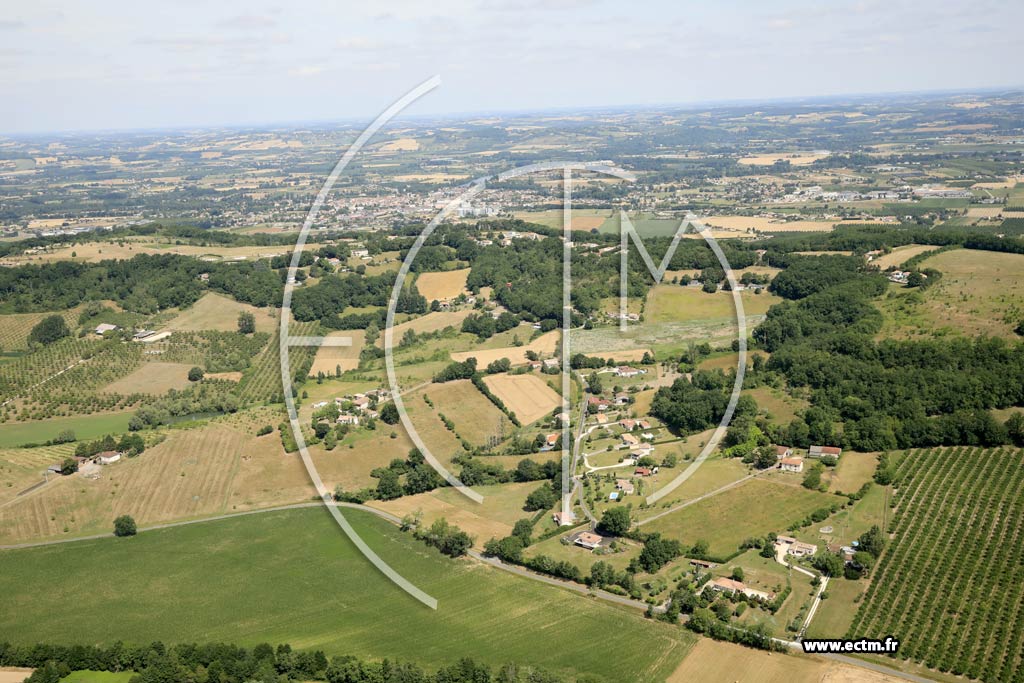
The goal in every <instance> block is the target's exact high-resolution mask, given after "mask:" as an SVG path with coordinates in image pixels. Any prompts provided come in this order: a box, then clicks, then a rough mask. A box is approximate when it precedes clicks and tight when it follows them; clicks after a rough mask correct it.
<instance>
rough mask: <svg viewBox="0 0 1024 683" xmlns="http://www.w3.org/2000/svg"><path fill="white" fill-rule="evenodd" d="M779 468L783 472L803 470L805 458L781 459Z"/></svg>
mask: <svg viewBox="0 0 1024 683" xmlns="http://www.w3.org/2000/svg"><path fill="white" fill-rule="evenodd" d="M779 468H780V469H781V470H782V471H783V472H797V473H800V472H803V471H804V459H803V458H783V459H782V460H780V461H779Z"/></svg>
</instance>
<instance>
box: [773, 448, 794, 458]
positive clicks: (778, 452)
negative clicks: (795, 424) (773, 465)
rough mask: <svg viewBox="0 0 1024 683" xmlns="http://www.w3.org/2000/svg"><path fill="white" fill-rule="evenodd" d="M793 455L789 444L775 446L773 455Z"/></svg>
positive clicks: (777, 456) (785, 456)
mask: <svg viewBox="0 0 1024 683" xmlns="http://www.w3.org/2000/svg"><path fill="white" fill-rule="evenodd" d="M792 455H793V449H792V448H790V447H789V446H776V447H775V457H776V458H789V457H792Z"/></svg>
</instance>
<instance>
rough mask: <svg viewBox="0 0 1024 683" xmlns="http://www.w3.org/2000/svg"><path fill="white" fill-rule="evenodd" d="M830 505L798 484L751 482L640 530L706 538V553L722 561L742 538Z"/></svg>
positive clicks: (827, 499) (779, 529) (825, 498)
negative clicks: (707, 550)
mask: <svg viewBox="0 0 1024 683" xmlns="http://www.w3.org/2000/svg"><path fill="white" fill-rule="evenodd" d="M698 471H699V470H698ZM833 502H835V497H834V496H829V495H827V494H824V493H818V492H817V491H808V490H807V489H805V488H802V487H800V486H791V485H787V484H779V483H775V482H773V481H765V480H764V479H751V480H750V481H748V482H746V483H743V484H740V485H739V486H737V487H736V488H732V489H729V490H728V491H724V492H723V493H720V494H718V495H717V496H714V497H712V498H708V499H707V500H703V501H701V502H699V503H695V504H694V505H690V506H689V507H685V508H683V509H681V510H679V511H677V512H673V513H671V514H668V515H665V516H664V517H660V518H658V519H656V520H653V521H652V522H650V523H649V524H645V525H644V526H643V527H642V528H643V530H644V531H648V532H650V531H660V532H661V533H663V534H665V535H666V536H668V537H671V538H677V539H679V540H681V541H683V542H684V543H687V544H693V543H694V542H696V541H697V540H700V539H703V540H706V541H707V542H708V544H709V546H710V551H711V554H712V555H715V556H719V557H724V556H728V555H731V554H732V553H734V552H736V551H737V550H738V549H739V545H740V543H742V542H743V541H744V540H746V539H747V538H750V537H752V536H764V535H765V534H767V533H768V532H769V531H775V532H776V533H784V532H785V530H786V528H787V527H788V526H789V525H790V524H792V523H794V522H798V521H800V520H801V519H803V518H804V517H806V516H807V515H808V514H809V513H811V512H813V511H814V510H817V509H818V508H822V507H825V506H826V505H828V504H830V503H833Z"/></svg>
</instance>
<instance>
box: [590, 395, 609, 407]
mask: <svg viewBox="0 0 1024 683" xmlns="http://www.w3.org/2000/svg"><path fill="white" fill-rule="evenodd" d="M610 405H611V402H610V401H609V400H608V399H606V398H601V397H600V396H588V397H587V406H596V407H597V409H598V410H608V406H610Z"/></svg>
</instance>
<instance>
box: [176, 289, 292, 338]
mask: <svg viewBox="0 0 1024 683" xmlns="http://www.w3.org/2000/svg"><path fill="white" fill-rule="evenodd" d="M243 312H244V313H252V316H253V318H254V319H255V321H256V331H257V332H273V331H274V330H275V329H277V327H278V325H279V324H280V323H279V321H278V319H277V309H275V308H257V307H256V306H250V305H249V304H243V303H241V302H238V301H235V300H234V299H232V298H230V297H227V296H224V295H222V294H216V293H214V292H210V293H208V294H204V295H203V296H202V297H201V298H200V299H199V301H197V302H195V303H194V304H192V305H191V306H189V307H188V308H186V309H183V310H182V311H181V312H179V313H178V315H176V316H175V317H174V318H173V319H172V320H171V321H170V322H169V323H167V328H168V329H171V330H182V331H188V332H200V331H202V330H220V331H222V332H235V331H237V330H238V315H239V314H240V313H243Z"/></svg>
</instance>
